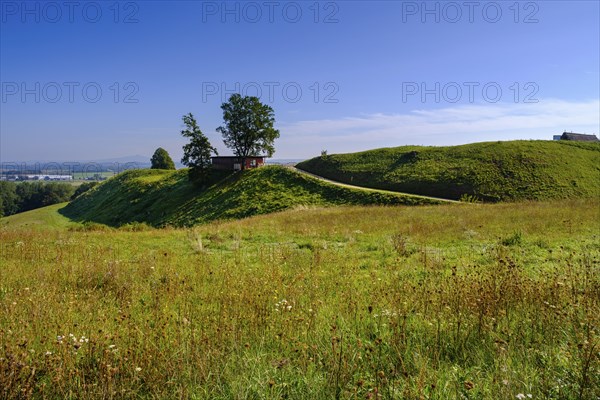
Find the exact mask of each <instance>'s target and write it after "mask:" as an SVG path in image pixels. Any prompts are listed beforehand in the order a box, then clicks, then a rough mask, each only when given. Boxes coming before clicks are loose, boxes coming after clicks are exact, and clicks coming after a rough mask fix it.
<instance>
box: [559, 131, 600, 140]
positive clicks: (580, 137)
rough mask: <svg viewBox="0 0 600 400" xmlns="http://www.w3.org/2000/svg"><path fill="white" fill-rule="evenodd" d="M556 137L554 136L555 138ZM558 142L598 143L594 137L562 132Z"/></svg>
mask: <svg viewBox="0 0 600 400" xmlns="http://www.w3.org/2000/svg"><path fill="white" fill-rule="evenodd" d="M555 137H556V136H555ZM560 140H572V141H575V142H600V139H598V138H597V137H596V135H586V134H583V133H573V132H563V134H562V135H561V136H560Z"/></svg>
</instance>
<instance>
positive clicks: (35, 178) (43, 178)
mask: <svg viewBox="0 0 600 400" xmlns="http://www.w3.org/2000/svg"><path fill="white" fill-rule="evenodd" d="M20 178H21V180H25V181H72V180H73V177H72V176H71V175H21V176H20Z"/></svg>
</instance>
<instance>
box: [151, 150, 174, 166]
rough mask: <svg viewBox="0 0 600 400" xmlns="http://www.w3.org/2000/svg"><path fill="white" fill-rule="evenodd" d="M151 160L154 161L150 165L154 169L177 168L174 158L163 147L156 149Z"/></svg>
mask: <svg viewBox="0 0 600 400" xmlns="http://www.w3.org/2000/svg"><path fill="white" fill-rule="evenodd" d="M150 162H151V163H152V166H151V167H150V168H152V169H175V163H174V162H173V159H171V156H170V155H169V153H168V152H167V151H166V150H165V149H163V148H162V147H159V148H158V149H156V151H155V152H154V154H153V155H152V158H151V159H150Z"/></svg>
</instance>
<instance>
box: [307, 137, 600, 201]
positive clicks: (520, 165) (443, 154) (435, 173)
mask: <svg viewBox="0 0 600 400" xmlns="http://www.w3.org/2000/svg"><path fill="white" fill-rule="evenodd" d="M297 167H298V168H300V169H302V170H305V171H307V172H311V173H313V174H316V175H319V176H322V177H325V178H329V179H331V180H336V181H340V182H344V183H349V184H352V185H358V186H364V187H370V188H378V189H386V190H393V191H399V192H407V193H414V194H420V195H427V196H435V197H443V198H451V199H460V198H461V196H464V195H470V196H474V197H476V198H477V199H479V200H483V201H490V202H497V201H512V200H523V199H550V198H570V197H593V196H600V144H598V143H579V142H568V141H509V142H485V143H473V144H468V145H462V146H451V147H422V146H403V147H395V148H383V149H377V150H370V151H364V152H360V153H351V154H336V155H328V156H325V157H316V158H313V159H311V160H307V161H304V162H302V163H299V164H298V165H297Z"/></svg>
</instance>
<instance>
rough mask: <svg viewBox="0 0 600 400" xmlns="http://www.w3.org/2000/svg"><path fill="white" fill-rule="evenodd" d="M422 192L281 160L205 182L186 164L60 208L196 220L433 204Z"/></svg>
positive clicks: (107, 186) (119, 217)
mask: <svg viewBox="0 0 600 400" xmlns="http://www.w3.org/2000/svg"><path fill="white" fill-rule="evenodd" d="M433 203H436V202H435V201H432V200H428V199H422V198H418V197H411V196H403V195H396V194H390V193H381V192H373V191H366V190H360V189H350V188H344V187H339V186H335V185H331V184H328V183H326V182H323V181H321V180H318V179H315V178H312V177H309V176H306V175H305V174H301V173H298V172H295V171H293V170H291V169H289V168H285V167H281V166H266V167H261V168H257V169H253V170H248V171H244V172H238V173H227V172H225V173H223V172H221V173H218V172H215V173H214V175H213V178H212V181H211V182H209V183H208V184H207V185H206V187H205V188H198V187H196V186H194V185H192V184H191V183H190V182H189V181H188V179H187V170H178V171H166V170H150V169H146V170H131V171H126V172H123V173H122V174H120V175H117V176H116V177H114V178H111V179H109V180H107V181H106V182H104V183H102V184H100V185H98V186H96V187H95V188H93V189H91V190H89V191H88V192H86V193H84V194H83V195H81V196H80V197H78V198H77V199H75V200H74V201H73V202H71V203H69V204H68V205H67V206H66V207H65V208H63V209H61V210H60V213H61V214H62V215H64V216H66V217H68V218H70V219H72V220H75V221H92V222H97V223H102V224H106V225H110V226H120V225H124V224H128V223H132V222H145V223H148V224H150V225H153V226H164V225H174V226H191V225H194V224H198V223H203V222H209V221H214V220H226V219H235V218H244V217H249V216H253V215H259V214H267V213H272V212H276V211H282V210H286V209H289V208H294V207H298V206H330V205H371V204H373V205H374V204H379V205H393V204H433Z"/></svg>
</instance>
